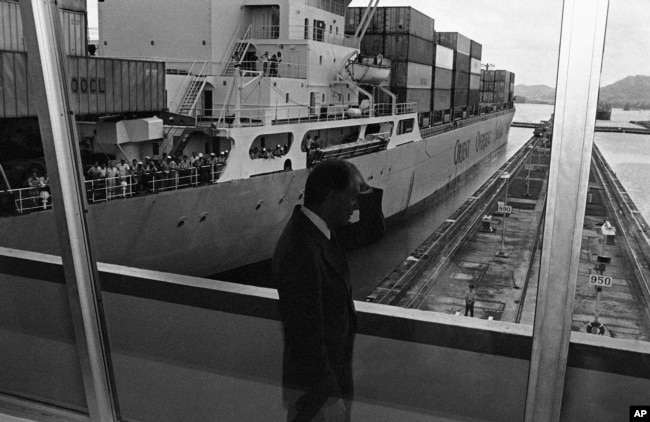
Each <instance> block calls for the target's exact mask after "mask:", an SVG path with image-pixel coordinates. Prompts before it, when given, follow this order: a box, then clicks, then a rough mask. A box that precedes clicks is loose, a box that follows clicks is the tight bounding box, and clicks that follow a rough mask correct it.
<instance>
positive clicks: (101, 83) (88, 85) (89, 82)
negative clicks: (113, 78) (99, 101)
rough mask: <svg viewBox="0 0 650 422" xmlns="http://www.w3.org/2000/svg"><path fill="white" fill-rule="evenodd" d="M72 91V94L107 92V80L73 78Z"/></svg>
mask: <svg viewBox="0 0 650 422" xmlns="http://www.w3.org/2000/svg"><path fill="white" fill-rule="evenodd" d="M70 89H71V90H72V92H74V93H77V92H81V93H82V94H86V93H88V92H90V93H93V94H94V93H97V92H98V93H100V94H103V93H105V92H106V78H77V77H74V78H72V81H71V82H70Z"/></svg>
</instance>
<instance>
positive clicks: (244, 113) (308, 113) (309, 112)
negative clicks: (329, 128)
mask: <svg viewBox="0 0 650 422" xmlns="http://www.w3.org/2000/svg"><path fill="white" fill-rule="evenodd" d="M222 107H225V109H226V110H225V113H224V115H225V116H226V117H225V119H223V120H221V121H219V119H217V118H216V117H211V116H205V115H203V116H201V117H200V120H201V121H202V122H210V123H214V124H215V125H217V126H218V127H219V128H232V127H257V126H264V125H281V124H295V123H313V122H329V121H337V120H352V119H366V118H369V117H371V116H370V113H369V110H358V111H357V112H356V113H349V112H348V111H350V110H351V109H358V107H356V105H355V106H353V105H350V104H332V105H322V106H316V107H311V106H306V105H304V106H277V107H257V106H246V107H244V108H240V109H235V108H232V107H230V106H228V105H218V106H217V109H215V110H209V112H210V113H209V114H212V115H215V112H216V111H221V110H222ZM393 110H394V111H395V114H396V115H403V114H411V113H415V112H416V110H417V103H404V104H397V105H396V106H395V108H394V109H393V105H392V104H375V105H374V117H378V116H391V115H392V114H393ZM216 114H218V113H216ZM237 119H238V120H237Z"/></svg>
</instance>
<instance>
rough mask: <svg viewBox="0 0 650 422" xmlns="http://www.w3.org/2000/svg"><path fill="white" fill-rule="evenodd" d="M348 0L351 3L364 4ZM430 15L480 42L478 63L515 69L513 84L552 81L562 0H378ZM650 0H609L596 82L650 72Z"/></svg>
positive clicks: (442, 27)
mask: <svg viewBox="0 0 650 422" xmlns="http://www.w3.org/2000/svg"><path fill="white" fill-rule="evenodd" d="M368 3H369V0H353V1H352V4H351V6H364V7H365V6H367V5H368ZM380 6H411V7H413V8H415V9H417V10H419V11H420V12H423V13H425V14H427V15H429V16H431V17H432V18H434V19H435V29H436V31H440V32H460V33H462V34H463V35H466V36H468V37H469V38H471V39H473V40H475V41H477V42H479V43H480V44H482V45H483V60H482V61H483V63H490V64H493V65H495V68H496V69H507V70H510V71H512V72H515V74H516V76H515V81H516V84H518V85H519V84H523V85H538V84H543V85H548V86H553V87H554V86H555V80H556V76H557V58H558V51H559V42H560V29H561V21H562V6H563V1H562V0H381V1H380ZM648 22H650V0H610V6H609V14H608V22H607V33H606V38H605V53H604V56H603V68H602V73H601V86H606V85H609V84H611V83H613V82H616V81H618V80H620V79H623V78H624V77H626V76H629V75H650V25H649V24H648Z"/></svg>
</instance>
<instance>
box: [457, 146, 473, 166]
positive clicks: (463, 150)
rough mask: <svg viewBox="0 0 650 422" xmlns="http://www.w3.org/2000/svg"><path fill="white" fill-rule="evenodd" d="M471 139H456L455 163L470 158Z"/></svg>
mask: <svg viewBox="0 0 650 422" xmlns="http://www.w3.org/2000/svg"><path fill="white" fill-rule="evenodd" d="M470 143H471V141H463V142H461V141H460V140H458V141H456V146H455V147H454V164H460V163H462V162H463V161H465V160H467V159H468V158H469V145H470Z"/></svg>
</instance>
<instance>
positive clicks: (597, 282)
mask: <svg viewBox="0 0 650 422" xmlns="http://www.w3.org/2000/svg"><path fill="white" fill-rule="evenodd" d="M589 284H593V285H594V286H599V287H610V286H611V285H612V278H611V277H608V276H605V275H590V276H589Z"/></svg>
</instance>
